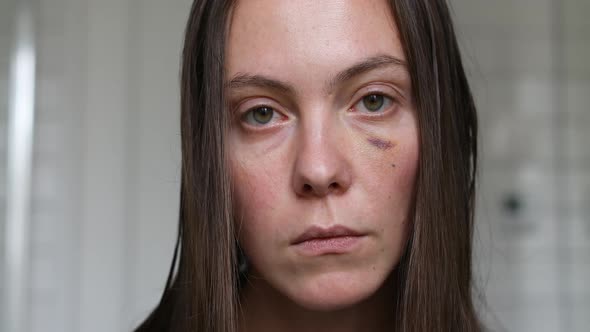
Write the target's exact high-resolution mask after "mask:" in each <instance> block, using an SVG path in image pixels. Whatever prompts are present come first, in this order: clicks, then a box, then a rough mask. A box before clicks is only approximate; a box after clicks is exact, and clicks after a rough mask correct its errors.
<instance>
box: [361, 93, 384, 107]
mask: <svg viewBox="0 0 590 332" xmlns="http://www.w3.org/2000/svg"><path fill="white" fill-rule="evenodd" d="M363 104H365V107H366V108H367V109H368V110H369V111H377V110H378V109H380V108H381V106H383V96H381V95H369V96H366V97H365V98H363Z"/></svg>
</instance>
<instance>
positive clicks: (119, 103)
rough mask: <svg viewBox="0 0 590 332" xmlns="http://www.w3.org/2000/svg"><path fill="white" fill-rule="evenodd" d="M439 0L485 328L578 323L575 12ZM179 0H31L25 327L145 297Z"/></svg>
mask: <svg viewBox="0 0 590 332" xmlns="http://www.w3.org/2000/svg"><path fill="white" fill-rule="evenodd" d="M8 4H9V2H8V1H2V2H0V13H1V14H0V15H4V13H8V12H9V11H8V10H5V9H6V8H5V7H6V6H7V5H8ZM451 4H452V7H453V12H454V14H455V18H456V25H457V30H458V35H459V38H460V41H461V45H462V48H463V51H464V56H465V64H466V67H467V70H468V72H469V77H470V79H471V82H472V87H473V89H474V92H475V95H476V98H477V102H478V105H479V111H480V112H479V116H480V125H481V135H480V138H481V141H480V148H481V172H480V178H479V180H480V187H479V199H478V202H479V206H478V216H477V222H478V233H477V236H476V243H477V248H478V250H477V253H476V254H477V256H476V260H475V265H476V267H477V270H478V277H477V279H478V285H479V288H480V289H481V290H482V291H483V292H484V293H485V295H486V299H487V302H488V307H486V308H482V312H483V313H485V316H486V320H487V321H488V322H489V324H490V326H491V327H492V329H493V330H495V331H497V330H502V329H506V330H508V331H541V332H542V331H564V332H568V331H585V330H586V329H587V327H588V326H590V315H589V314H588V313H590V284H589V282H588V280H590V204H589V203H590V200H589V197H590V148H589V147H587V146H586V143H587V142H590V134H589V131H588V130H586V129H585V128H589V127H590V110H588V108H589V106H588V105H590V65H589V63H588V59H590V40H589V38H590V37H589V36H590V20H588V19H587V13H590V2H589V1H585V0H567V1H558V0H496V1H484V0H451ZM189 5H190V1H189V0H176V1H161V0H149V1H148V0H143V1H141V0H103V1H100V2H97V1H90V0H86V1H80V0H44V1H39V2H38V11H37V15H38V20H37V22H36V23H37V30H38V61H39V62H38V72H37V78H38V84H37V121H36V138H35V144H36V147H35V157H34V158H35V165H34V182H33V185H34V188H33V189H34V201H33V211H32V212H33V213H32V227H33V234H32V242H33V245H34V247H33V249H32V252H31V254H32V257H31V269H32V272H33V276H32V280H31V281H32V302H31V309H30V318H31V328H32V331H60V332H78V331H84V332H91V331H127V330H129V329H130V327H131V326H132V325H133V323H134V322H136V321H137V320H138V319H140V318H141V317H144V316H145V314H146V312H147V310H148V309H149V307H150V306H152V305H153V304H154V303H155V301H156V299H157V297H158V295H159V293H160V291H161V287H162V284H163V280H164V278H165V272H166V268H167V265H168V264H169V259H170V257H171V252H172V244H173V238H174V227H175V224H176V213H177V200H178V198H177V191H178V182H179V181H178V168H179V162H178V161H179V151H178V137H179V131H178V128H177V127H178V125H177V123H178V119H177V117H178V106H177V105H178V100H177V99H178V96H177V94H178V93H177V73H178V60H179V52H180V41H181V35H182V30H183V28H184V27H183V25H184V21H185V18H186V15H187V14H188V7H189ZM0 17H3V16H0ZM7 22H9V21H8V20H4V19H0V27H1V28H0V38H1V39H0V45H5V41H6V39H7V38H10V30H8V28H7V27H5V25H7V24H8V23H7ZM6 49H7V48H5V47H0V134H1V135H0V156H1V157H0V171H2V174H0V212H3V211H4V210H3V209H2V203H3V202H4V199H2V195H3V192H2V188H4V180H5V179H4V175H5V169H4V165H5V162H4V160H3V159H1V158H4V157H5V155H6V154H5V137H6V136H5V125H6V117H5V116H6V111H5V107H6V106H7V105H4V104H3V103H2V102H3V101H6V100H7V98H4V97H5V96H6V94H7V92H8V89H7V78H8V72H7V69H8V64H7V57H6V56H5V53H6V52H5V50H6ZM5 71H6V72H5ZM2 215H4V213H3V214H2ZM0 230H1V228H0ZM1 234H2V232H0V235H1ZM0 244H2V240H0ZM1 247H3V246H1ZM0 253H1V252H0ZM0 272H2V271H1V270H0ZM0 275H1V273H0Z"/></svg>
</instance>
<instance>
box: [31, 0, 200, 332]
mask: <svg viewBox="0 0 590 332" xmlns="http://www.w3.org/2000/svg"><path fill="white" fill-rule="evenodd" d="M189 6H190V3H189V1H165V2H163V1H156V0H152V1H139V0H103V1H78V0H44V1H40V2H39V11H38V13H37V14H38V24H39V45H38V48H39V64H38V80H39V81H38V93H37V94H38V97H37V98H38V100H37V102H38V110H37V112H38V114H37V115H38V118H37V124H36V125H37V137H36V144H37V145H36V151H35V176H34V192H35V193H36V194H35V197H34V208H33V220H32V223H33V227H34V233H33V243H34V248H33V251H32V256H33V257H32V258H31V261H32V270H33V281H32V282H33V285H32V287H33V302H32V308H31V323H32V330H33V331H72V332H74V331H84V332H86V331H88V332H90V331H129V330H131V328H132V327H133V326H134V324H136V323H137V322H138V321H139V320H141V319H142V318H144V317H145V316H146V315H147V313H148V311H149V309H150V308H151V307H153V305H154V304H155V303H156V301H157V299H158V297H159V295H160V294H161V291H162V288H163V284H164V281H165V277H166V272H167V269H168V266H169V264H170V262H171V257H172V250H173V244H174V238H175V233H176V224H177V213H178V211H177V209H178V190H179V189H178V188H179V165H180V152H179V136H180V135H179V129H178V122H179V106H178V65H179V54H180V48H181V40H182V32H183V28H184V23H185V20H186V16H187V15H188V8H189Z"/></svg>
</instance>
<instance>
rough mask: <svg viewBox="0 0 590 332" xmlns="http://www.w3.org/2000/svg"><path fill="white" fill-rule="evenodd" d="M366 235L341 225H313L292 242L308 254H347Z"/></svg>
mask: <svg viewBox="0 0 590 332" xmlns="http://www.w3.org/2000/svg"><path fill="white" fill-rule="evenodd" d="M366 235H367V234H364V233H361V232H358V231H355V230H352V229H350V228H347V227H344V226H340V225H338V226H333V227H330V228H321V227H317V226H313V227H311V228H309V229H307V230H306V231H305V232H304V233H303V234H301V235H300V236H299V237H297V238H296V239H295V240H294V241H293V242H292V243H291V244H292V245H293V246H294V247H295V248H296V249H297V250H298V251H300V253H302V254H304V255H306V256H318V255H325V254H345V253H348V252H351V251H353V250H354V249H355V247H356V246H357V245H358V244H359V243H360V242H361V240H362V239H363V238H364V237H365V236H366Z"/></svg>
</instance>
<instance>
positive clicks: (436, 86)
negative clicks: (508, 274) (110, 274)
mask: <svg viewBox="0 0 590 332" xmlns="http://www.w3.org/2000/svg"><path fill="white" fill-rule="evenodd" d="M389 2H390V4H391V9H392V11H393V14H394V17H395V19H396V23H397V27H398V31H399V34H400V38H401V41H402V44H403V48H404V51H405V53H406V58H407V62H408V69H409V71H410V76H411V80H412V87H413V94H414V96H413V97H414V101H415V105H416V109H417V114H418V126H419V133H420V134H419V135H420V147H419V150H420V161H419V166H418V177H417V180H416V188H415V192H416V197H415V207H414V211H413V215H414V222H413V229H412V232H411V235H410V240H409V243H408V246H407V248H406V252H405V254H404V256H403V257H402V259H401V261H400V262H399V264H398V267H397V269H396V272H395V273H396V274H397V276H396V278H395V280H396V282H397V287H398V292H397V293H398V297H397V299H392V302H393V301H395V303H396V305H395V308H397V310H396V312H395V313H392V314H395V315H396V317H397V318H398V319H397V320H396V325H397V326H392V330H396V331H405V332H423V331H480V330H482V327H481V325H480V322H479V319H478V317H477V314H476V312H475V309H474V305H473V302H472V270H471V256H472V236H473V212H474V195H475V173H476V159H477V117H476V109H475V105H474V102H473V98H472V95H471V92H470V89H469V85H468V83H467V79H466V76H465V72H464V70H463V66H462V63H461V56H460V52H459V48H458V45H457V41H456V39H455V33H454V30H453V26H452V21H451V16H450V13H449V10H448V7H447V4H446V2H445V1H444V0H390V1H389ZM232 5H233V1H231V0H195V1H194V3H193V5H192V9H191V12H190V16H189V20H188V24H187V27H186V35H185V42H184V50H183V55H182V74H181V76H182V77H181V131H182V181H181V192H180V196H181V199H180V201H181V202H180V216H179V219H180V220H179V232H178V239H177V245H176V249H175V253H174V258H173V261H172V266H171V268H170V272H169V275H168V280H167V282H166V288H165V290H164V294H163V296H162V299H161V301H160V303H159V304H158V306H157V307H156V308H155V309H154V311H153V312H152V313H151V314H150V316H149V317H148V318H147V319H146V320H145V321H144V322H143V323H142V324H141V325H140V326H139V327H138V328H137V329H136V331H178V332H188V331H198V332H201V331H207V332H235V331H237V328H238V326H237V311H238V305H239V304H238V298H239V292H240V286H239V272H238V268H237V265H238V256H239V255H238V244H237V240H236V237H235V233H234V226H233V224H234V223H233V215H232V201H231V195H230V192H231V188H230V181H229V175H228V174H229V172H228V168H227V165H226V150H225V142H224V139H225V137H226V135H225V133H226V132H227V130H228V128H227V124H228V122H229V121H228V119H227V112H225V111H224V110H225V105H226V101H225V98H224V81H223V80H224V48H225V39H226V34H227V26H228V23H229V22H228V19H229V17H230V11H231V7H232ZM177 258H178V259H179V260H178V261H177Z"/></svg>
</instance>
